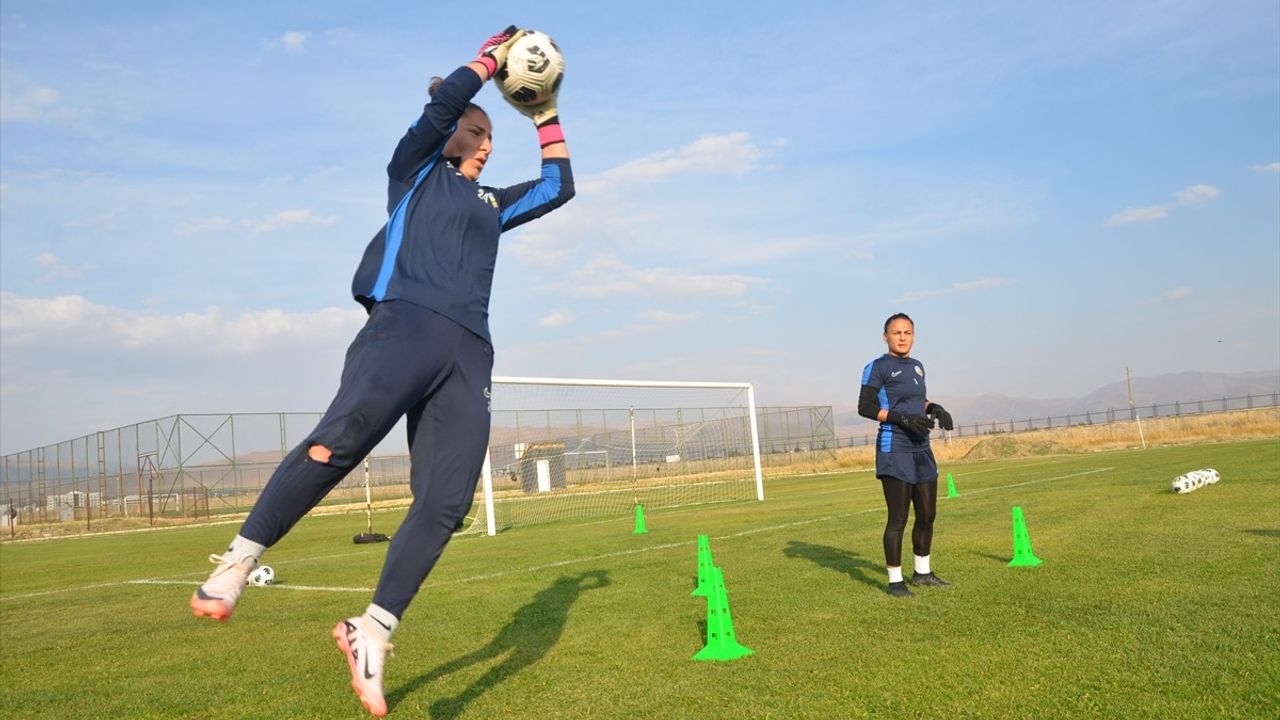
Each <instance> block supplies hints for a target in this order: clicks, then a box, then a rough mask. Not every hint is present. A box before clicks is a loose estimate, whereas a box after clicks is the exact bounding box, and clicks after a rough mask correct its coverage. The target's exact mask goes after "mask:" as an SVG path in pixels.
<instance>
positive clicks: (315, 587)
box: [116, 580, 373, 593]
mask: <svg viewBox="0 0 1280 720" xmlns="http://www.w3.org/2000/svg"><path fill="white" fill-rule="evenodd" d="M116 584H118V585H187V586H190V585H191V584H192V583H190V582H186V581H183V580H125V581H124V582H121V583H116ZM268 587H270V588H272V589H273V590H314V591H316V592H358V593H372V592H373V588H365V587H324V586H320V585H288V584H285V583H278V584H276V585H270V586H268Z"/></svg>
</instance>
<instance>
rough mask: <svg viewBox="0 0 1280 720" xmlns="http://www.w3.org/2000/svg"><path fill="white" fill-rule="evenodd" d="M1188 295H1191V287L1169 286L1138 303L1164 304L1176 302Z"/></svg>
mask: <svg viewBox="0 0 1280 720" xmlns="http://www.w3.org/2000/svg"><path fill="white" fill-rule="evenodd" d="M1189 297H1191V288H1189V287H1185V286H1183V287H1176V288H1171V289H1169V290H1168V291H1166V292H1164V293H1161V294H1160V295H1159V296H1157V297H1154V298H1150V299H1147V300H1143V301H1142V302H1140V303H1138V304H1139V305H1140V306H1142V307H1151V306H1153V305H1164V304H1167V303H1172V302H1177V301H1179V300H1185V299H1187V298H1189Z"/></svg>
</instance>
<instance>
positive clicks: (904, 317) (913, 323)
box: [884, 313, 916, 332]
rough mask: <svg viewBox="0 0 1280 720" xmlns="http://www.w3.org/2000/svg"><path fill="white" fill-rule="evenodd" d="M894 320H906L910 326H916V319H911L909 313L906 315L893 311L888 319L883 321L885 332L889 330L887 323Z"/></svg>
mask: <svg viewBox="0 0 1280 720" xmlns="http://www.w3.org/2000/svg"><path fill="white" fill-rule="evenodd" d="M894 320H906V321H907V322H909V323H911V327H912V328H914V327H915V326H916V321H915V320H912V319H911V316H910V315H907V314H906V313H894V314H892V315H890V316H889V319H888V320H885V321H884V331H885V332H889V323H891V322H893V321H894Z"/></svg>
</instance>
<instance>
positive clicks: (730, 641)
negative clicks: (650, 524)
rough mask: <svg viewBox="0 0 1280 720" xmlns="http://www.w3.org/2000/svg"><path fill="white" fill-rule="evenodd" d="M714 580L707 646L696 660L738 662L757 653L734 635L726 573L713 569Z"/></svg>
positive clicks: (708, 610)
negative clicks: (725, 580) (725, 583)
mask: <svg viewBox="0 0 1280 720" xmlns="http://www.w3.org/2000/svg"><path fill="white" fill-rule="evenodd" d="M711 571H712V574H713V576H714V580H713V581H712V584H713V587H712V592H711V596H710V597H708V598H707V645H706V647H704V648H702V649H701V650H699V651H698V652H697V653H696V654H695V655H694V656H693V659H694V660H737V659H738V658H743V657H746V656H748V655H751V654H753V653H754V652H755V651H754V650H752V649H751V648H749V647H746V646H744V645H742V644H740V643H739V642H738V640H737V638H736V637H734V633H733V616H732V615H731V614H730V613H729V591H728V590H727V589H725V586H724V572H723V571H721V570H720V568H718V567H717V568H712V569H711Z"/></svg>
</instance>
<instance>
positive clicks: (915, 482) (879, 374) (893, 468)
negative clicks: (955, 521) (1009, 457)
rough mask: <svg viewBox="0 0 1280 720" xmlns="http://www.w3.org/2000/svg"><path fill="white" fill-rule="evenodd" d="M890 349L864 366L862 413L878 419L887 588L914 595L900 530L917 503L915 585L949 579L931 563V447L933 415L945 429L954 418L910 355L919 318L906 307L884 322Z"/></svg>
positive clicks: (934, 474) (934, 491) (934, 487)
mask: <svg viewBox="0 0 1280 720" xmlns="http://www.w3.org/2000/svg"><path fill="white" fill-rule="evenodd" d="M884 341H885V344H886V345H888V348H889V352H887V353H885V354H884V355H881V356H880V357H878V358H876V359H875V360H872V361H871V362H869V363H867V366H866V368H864V369H863V371H862V391H861V392H860V393H859V395H858V414H859V415H861V416H863V417H865V418H867V419H869V420H875V421H877V422H879V423H880V431H879V432H878V433H877V435H876V477H877V478H879V479H880V484H881V485H882V486H883V488H884V499H885V503H886V504H887V505H888V506H889V521H888V523H886V524H885V528H884V559H885V565H886V566H888V570H889V593H890V594H891V595H895V596H897V597H910V596H911V595H912V592H911V590H909V589H908V588H907V585H906V583H905V582H904V581H903V578H902V533H903V531H904V530H905V529H906V526H907V511H908V510H909V509H910V508H911V506H913V505H914V506H915V510H916V521H915V525H914V526H913V527H912V528H911V544H912V549H913V551H914V552H915V573H913V574H912V576H911V582H912V584H913V585H934V586H945V585H948V584H949V583H947V582H945V581H944V580H942V578H940V577H938V576H937V575H935V574H934V573H933V571H932V569H931V568H930V567H929V551H930V550H929V549H930V546H931V545H932V544H933V518H934V515H935V514H936V511H937V505H938V463H937V462H936V461H935V460H934V459H933V450H932V449H931V448H930V447H929V430H930V429H932V428H933V423H934V420H937V422H938V424H939V425H941V426H942V428H943V429H944V430H951V429H952V428H953V427H954V423H953V422H952V420H951V413H949V412H947V411H946V410H945V409H944V408H943V407H942V406H941V405H939V404H938V403H935V402H929V400H928V399H926V397H925V386H924V365H923V364H921V363H920V361H919V360H916V359H914V358H912V357H911V346H912V345H914V344H915V323H913V322H912V321H911V318H909V317H907V316H906V314H904V313H898V314H896V315H893V316H891V317H890V318H889V319H888V320H886V321H885V323H884Z"/></svg>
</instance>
